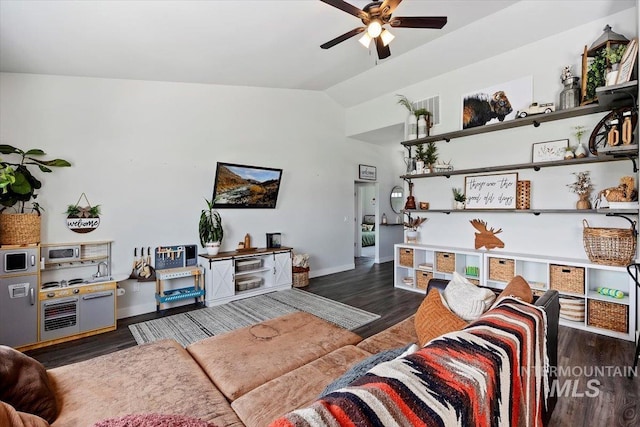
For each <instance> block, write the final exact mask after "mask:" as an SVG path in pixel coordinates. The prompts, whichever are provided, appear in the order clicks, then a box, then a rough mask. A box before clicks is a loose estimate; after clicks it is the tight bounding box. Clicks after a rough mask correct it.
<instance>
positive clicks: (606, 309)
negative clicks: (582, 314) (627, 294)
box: [587, 300, 629, 333]
mask: <svg viewBox="0 0 640 427" xmlns="http://www.w3.org/2000/svg"><path fill="white" fill-rule="evenodd" d="M587 304H588V312H587V313H588V314H587V324H588V325H589V326H595V327H597V328H603V329H609V330H610V331H616V332H624V333H627V332H628V330H627V328H628V325H629V307H628V306H626V305H622V304H616V303H612V302H606V301H598V300H589V302H588V303H587Z"/></svg>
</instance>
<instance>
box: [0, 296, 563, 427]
mask: <svg viewBox="0 0 640 427" xmlns="http://www.w3.org/2000/svg"><path fill="white" fill-rule="evenodd" d="M545 297H548V296H544V297H541V298H540V300H542V299H543V298H545ZM547 299H548V298H547ZM556 299H557V295H556ZM556 328H557V325H556ZM552 329H553V328H550V330H552ZM556 330H557V329H556ZM417 341H418V337H417V335H416V331H415V328H414V316H410V317H409V318H407V319H406V320H404V321H401V322H400V323H398V324H396V325H394V326H393V327H391V328H389V329H387V330H385V331H382V332H380V333H378V334H376V335H374V336H371V337H369V338H367V339H364V340H363V339H362V338H361V337H360V336H358V335H356V334H354V333H352V332H350V331H347V330H345V329H342V328H339V327H337V326H335V325H333V324H330V323H328V322H325V321H324V320H322V319H319V318H317V317H315V316H313V315H310V314H308V313H304V312H297V313H292V314H288V315H285V316H282V317H279V318H276V319H272V320H268V321H265V322H262V323H259V324H257V325H253V326H250V327H246V328H242V329H238V330H235V331H232V332H229V333H227V334H223V335H218V336H214V337H211V338H208V339H205V340H202V341H199V342H196V343H194V344H192V345H190V346H188V347H187V348H186V349H185V348H182V347H181V346H180V345H179V344H177V343H176V342H175V341H172V340H163V341H158V342H154V343H150V344H145V345H140V346H136V347H132V348H128V349H124V350H121V351H118V352H115V353H111V354H108V355H105V356H100V357H96V358H94V359H90V360H87V361H84V362H80V363H75V364H70V365H66V366H62V367H58V368H54V369H50V370H48V371H46V373H47V376H48V378H49V381H50V383H51V388H52V390H53V393H54V394H55V399H56V402H57V412H58V414H57V417H56V418H55V420H53V422H52V423H51V425H52V426H55V427H58V426H60V427H72V426H91V425H93V424H94V423H96V422H98V421H101V420H105V419H108V418H115V417H121V416H125V415H127V414H152V413H153V414H174V415H185V416H189V417H194V418H198V419H201V420H204V421H207V422H210V423H212V424H214V425H216V426H243V425H247V426H265V425H268V424H269V422H270V421H272V420H274V419H276V418H277V417H279V416H282V415H283V414H285V413H287V412H289V411H291V410H294V409H297V408H300V407H304V406H306V405H309V404H310V403H312V402H313V401H314V400H316V399H317V397H318V396H319V395H320V393H321V392H322V391H323V390H324V388H325V387H326V386H327V385H328V384H329V383H331V382H332V381H333V380H335V379H336V378H338V377H340V376H341V375H343V374H344V373H345V372H346V371H347V370H348V369H349V368H350V367H352V366H353V365H355V364H356V363H358V362H360V361H362V360H364V359H366V358H369V357H370V356H372V354H374V353H378V352H380V351H383V350H388V349H393V348H397V347H401V346H406V345H407V344H409V343H415V342H417ZM554 350H555V349H554ZM554 360H555V359H554ZM0 396H1V395H0ZM2 421H3V419H2V408H1V407H0V424H2ZM3 425H4V424H3ZM15 425H21V424H19V423H18V422H16V423H15ZM24 425H29V426H30V425H39V424H33V423H32V424H29V423H25V424H24ZM40 425H44V426H46V425H47V424H46V422H45V421H42V424H40Z"/></svg>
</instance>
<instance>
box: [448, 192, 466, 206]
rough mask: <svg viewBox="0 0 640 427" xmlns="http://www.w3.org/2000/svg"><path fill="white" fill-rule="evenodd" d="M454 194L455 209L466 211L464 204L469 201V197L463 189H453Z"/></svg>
mask: <svg viewBox="0 0 640 427" xmlns="http://www.w3.org/2000/svg"><path fill="white" fill-rule="evenodd" d="M451 191H452V192H453V207H454V209H464V202H466V201H467V196H465V195H464V193H463V192H462V189H460V188H452V189H451Z"/></svg>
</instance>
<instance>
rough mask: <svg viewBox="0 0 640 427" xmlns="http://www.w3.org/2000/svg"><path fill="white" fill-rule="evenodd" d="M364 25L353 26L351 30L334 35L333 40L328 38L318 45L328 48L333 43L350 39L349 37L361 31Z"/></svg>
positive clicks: (333, 44)
mask: <svg viewBox="0 0 640 427" xmlns="http://www.w3.org/2000/svg"><path fill="white" fill-rule="evenodd" d="M365 28H366V27H358V28H354V29H353V30H351V31H349V32H347V33H344V34H343V35H341V36H338V37H336V38H335V39H333V40H329V41H328V42H326V43H325V44H322V45H320V47H321V48H323V49H329V48H330V47H333V46H335V45H337V44H338V43H342V42H343V41H345V40H347V39H350V38H351V37H353V36H355V35H356V34H360V33H361V32H363V31H364V30H365Z"/></svg>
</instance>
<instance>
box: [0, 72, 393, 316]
mask: <svg viewBox="0 0 640 427" xmlns="http://www.w3.org/2000/svg"><path fill="white" fill-rule="evenodd" d="M344 135H345V131H344V110H343V109H342V108H341V107H339V106H337V105H336V104H335V103H334V102H333V101H331V100H330V99H329V98H328V97H327V96H326V95H324V94H322V93H319V92H311V91H293V90H276V89H260V88H248V87H224V86H213V85H201V84H183V83H162V82H150V81H127V80H109V79H96V78H77V77H61V76H49V75H29V74H11V73H3V74H0V141H1V143H2V144H10V145H14V146H17V147H20V148H23V149H27V148H42V149H43V150H44V151H45V152H47V153H48V154H49V155H50V157H59V158H63V159H66V160H69V161H70V162H71V163H72V164H73V167H71V168H65V169H57V170H55V171H54V172H53V173H51V174H46V175H45V174H40V175H39V176H40V177H41V178H42V181H43V191H41V192H40V195H39V198H38V201H39V202H40V204H41V205H42V206H43V207H44V208H45V213H44V217H43V218H44V219H43V230H42V241H43V242H46V243H54V242H55V243H63V242H77V241H87V240H89V241H92V240H103V239H112V240H113V241H114V242H115V243H114V247H113V263H112V271H113V272H114V273H116V274H118V273H126V274H128V273H129V271H130V269H131V264H132V259H133V248H134V247H142V246H144V247H147V246H151V247H152V248H154V247H156V246H160V245H172V244H193V243H199V241H198V234H197V224H198V218H199V215H200V210H201V209H202V208H203V207H204V206H205V202H204V198H210V197H211V194H212V190H213V177H214V174H215V168H216V162H217V161H223V162H233V163H242V164H249V165H258V166H267V167H275V168H282V169H283V170H284V172H283V177H282V185H281V188H280V194H279V197H278V202H277V206H276V209H223V210H221V211H220V213H221V215H222V219H223V226H224V230H225V239H224V242H223V250H232V249H234V248H235V246H236V244H237V242H239V241H241V240H243V237H244V235H245V233H249V234H250V235H251V236H252V238H253V242H254V244H256V245H257V246H264V245H265V233H267V232H281V233H282V242H283V245H286V246H291V247H293V248H294V250H295V251H296V252H299V253H308V254H309V255H310V262H311V275H312V276H316V275H323V274H329V273H333V272H338V271H343V270H347V269H351V268H353V185H354V184H353V183H354V180H355V179H357V177H358V164H360V163H362V164H368V165H373V166H376V167H377V168H378V181H379V182H380V183H384V187H388V188H389V189H390V188H391V186H392V182H393V183H396V182H397V178H396V177H397V176H398V174H399V171H397V170H393V171H390V170H389V165H388V161H387V159H386V158H387V157H388V156H387V155H386V153H387V151H388V150H387V149H385V148H383V147H379V146H374V145H371V144H366V143H362V142H359V141H354V140H349V139H348V138H346V137H345V136H344ZM83 192H84V193H86V195H87V197H88V199H89V201H90V203H91V204H92V205H98V204H99V205H101V206H102V215H101V224H100V227H99V228H98V229H97V230H95V231H93V232H91V233H90V234H76V233H74V232H72V231H70V230H68V229H67V228H66V225H65V217H66V215H65V214H64V212H65V210H66V207H67V205H69V204H75V203H76V201H77V200H78V198H79V197H80V194H81V193H83ZM70 274H73V273H70ZM122 286H123V287H124V288H125V289H126V290H127V293H126V295H125V296H123V297H120V298H119V299H118V304H119V317H124V316H128V315H134V314H139V313H144V312H149V311H153V310H154V309H155V303H154V298H153V292H154V286H153V283H143V284H142V285H141V286H139V290H138V291H135V289H137V288H138V286H135V283H134V282H132V281H128V282H125V283H123V284H122Z"/></svg>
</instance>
